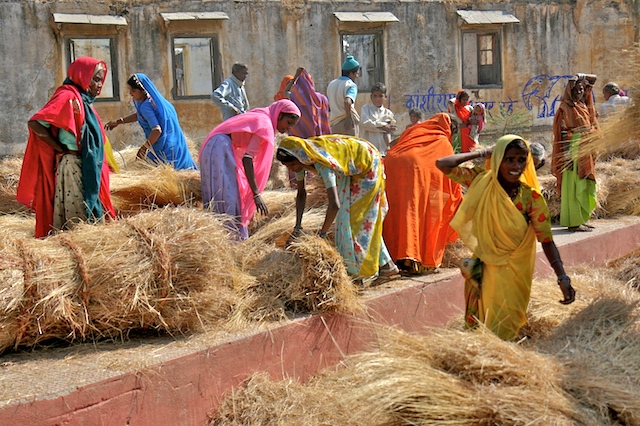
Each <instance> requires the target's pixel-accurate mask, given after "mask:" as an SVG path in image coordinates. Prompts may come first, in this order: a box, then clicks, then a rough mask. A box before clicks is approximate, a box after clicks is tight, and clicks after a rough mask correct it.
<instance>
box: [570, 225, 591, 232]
mask: <svg viewBox="0 0 640 426" xmlns="http://www.w3.org/2000/svg"><path fill="white" fill-rule="evenodd" d="M567 230H568V231H569V232H591V231H592V229H591V228H589V227H588V226H585V225H580V226H570V227H568V228H567Z"/></svg>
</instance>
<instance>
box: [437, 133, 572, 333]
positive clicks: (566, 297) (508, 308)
mask: <svg viewBox="0 0 640 426" xmlns="http://www.w3.org/2000/svg"><path fill="white" fill-rule="evenodd" d="M486 154H487V150H480V151H474V152H470V153H464V154H457V155H452V156H448V157H444V158H440V159H439V160H438V161H437V162H436V165H437V167H438V168H439V169H440V170H441V171H442V172H443V173H445V174H446V175H447V176H448V177H449V178H451V179H452V180H455V181H457V182H459V183H461V184H463V185H466V186H468V187H469V189H468V191H467V192H466V194H465V196H464V200H463V201H462V203H461V204H460V207H459V209H458V212H457V213H456V215H455V216H454V218H453V220H452V221H451V226H452V227H453V229H455V230H456V231H457V232H458V234H459V235H460V238H462V240H463V241H464V243H465V244H466V245H467V247H469V249H471V250H472V251H473V259H469V260H468V262H466V263H465V264H464V265H463V266H461V269H462V272H463V275H464V276H465V278H466V281H465V299H466V314H465V322H466V325H467V327H472V326H474V325H475V324H476V323H478V322H479V323H482V324H485V325H486V326H487V328H489V329H490V330H491V331H492V332H494V333H495V334H496V335H498V336H499V337H500V338H502V339H504V340H513V339H514V338H515V337H516V336H517V334H518V331H519V330H520V328H521V327H522V326H523V325H524V324H525V323H526V312H527V305H528V304H529V296H530V294H531V283H532V281H533V268H534V265H535V261H536V239H537V240H538V241H540V242H541V243H542V249H543V250H544V253H545V255H546V257H547V259H548V261H549V264H550V266H551V267H552V268H553V270H554V272H555V273H556V275H557V277H558V285H559V286H560V289H561V291H562V295H563V300H562V301H561V302H560V303H563V304H569V303H572V302H573V301H574V299H575V291H574V289H573V288H572V287H571V280H570V279H569V277H568V276H567V275H566V273H565V270H564V267H563V265H562V259H561V258H560V253H559V252H558V249H557V248H556V245H555V243H554V242H553V236H552V234H551V223H550V220H549V208H548V207H547V203H546V201H545V200H544V198H543V196H542V195H541V193H540V185H539V183H538V179H537V177H536V173H535V169H534V166H533V161H532V159H531V153H530V151H529V147H528V144H527V143H526V142H525V141H524V140H523V139H522V138H520V137H519V136H516V135H506V136H503V137H501V138H500V139H498V142H497V143H496V146H495V148H494V149H493V153H492V155H491V168H490V169H489V170H484V169H483V168H481V167H474V168H465V167H459V165H460V164H462V163H464V162H465V161H469V160H472V159H475V158H480V157H482V156H485V155H486Z"/></svg>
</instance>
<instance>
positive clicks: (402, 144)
mask: <svg viewBox="0 0 640 426" xmlns="http://www.w3.org/2000/svg"><path fill="white" fill-rule="evenodd" d="M442 137H446V138H447V139H449V140H451V117H450V116H449V114H447V113H444V112H443V113H439V114H436V115H434V116H433V117H431V118H429V119H428V120H425V121H422V122H420V123H416V124H414V125H413V126H411V127H409V128H408V129H406V130H405V131H404V132H402V134H401V135H400V138H399V139H398V142H397V143H396V144H395V145H394V146H392V147H391V149H390V150H389V153H391V152H397V153H401V152H404V151H408V150H410V149H411V148H414V147H417V146H423V145H425V144H429V143H431V142H435V141H438V140H440V139H441V138H442Z"/></svg>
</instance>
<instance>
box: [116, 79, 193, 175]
mask: <svg viewBox="0 0 640 426" xmlns="http://www.w3.org/2000/svg"><path fill="white" fill-rule="evenodd" d="M127 85H128V86H129V93H130V94H131V97H132V98H133V102H134V105H135V107H136V112H134V113H133V114H130V115H127V116H126V117H120V118H118V119H117V120H112V121H109V122H108V123H107V124H105V126H104V127H105V129H107V130H111V129H114V128H116V127H118V126H119V125H120V124H126V123H133V122H135V121H137V122H138V123H139V124H140V127H142V130H143V131H144V135H145V137H146V138H147V140H146V141H145V143H144V144H143V145H142V146H141V147H140V149H139V150H138V154H137V156H138V158H140V159H144V158H147V159H149V160H150V161H151V162H153V163H156V164H162V163H164V164H170V165H171V166H173V168H175V169H176V170H182V169H196V164H195V163H194V162H193V158H192V157H191V153H190V152H189V147H188V146H187V141H186V139H185V137H184V133H183V132H182V128H181V127H180V122H179V121H178V114H177V113H176V109H175V108H174V107H173V105H172V104H171V103H170V102H169V101H167V100H166V99H165V98H164V96H162V95H161V94H160V92H158V89H156V86H155V85H154V84H153V83H152V82H151V80H149V77H147V76H146V75H144V74H142V73H137V74H133V75H132V76H131V77H130V78H129V80H127Z"/></svg>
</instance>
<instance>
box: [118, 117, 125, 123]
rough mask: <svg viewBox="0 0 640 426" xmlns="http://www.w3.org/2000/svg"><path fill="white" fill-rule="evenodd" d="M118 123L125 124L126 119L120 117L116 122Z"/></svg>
mask: <svg viewBox="0 0 640 426" xmlns="http://www.w3.org/2000/svg"><path fill="white" fill-rule="evenodd" d="M116 123H118V124H120V123H124V118H122V117H118V119H117V120H116Z"/></svg>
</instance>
